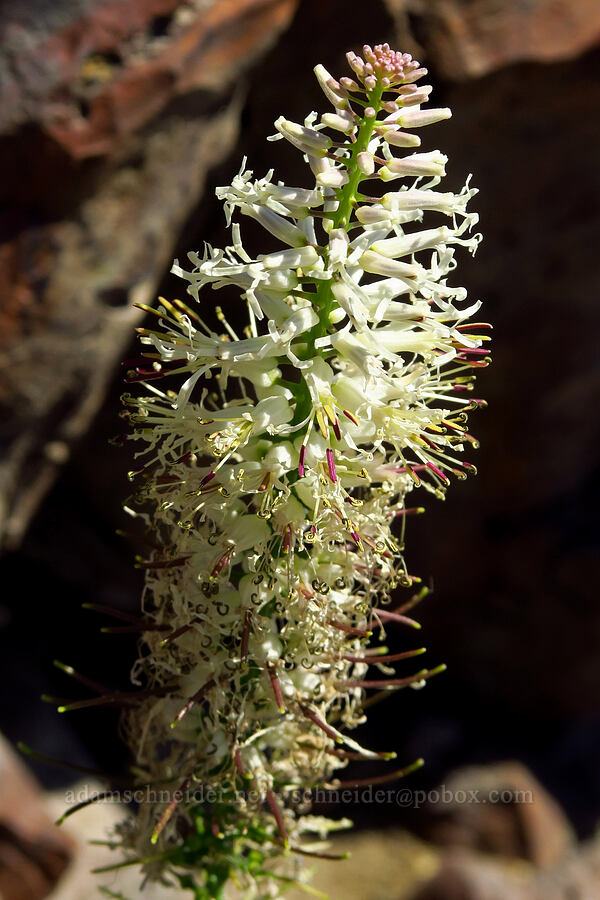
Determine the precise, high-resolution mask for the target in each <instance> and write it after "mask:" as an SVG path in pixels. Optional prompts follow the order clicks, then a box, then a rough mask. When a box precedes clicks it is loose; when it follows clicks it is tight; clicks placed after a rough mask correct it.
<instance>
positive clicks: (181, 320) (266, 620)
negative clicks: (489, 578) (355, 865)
mask: <svg viewBox="0 0 600 900" xmlns="http://www.w3.org/2000/svg"><path fill="white" fill-rule="evenodd" d="M348 60H349V63H350V66H351V69H352V71H353V74H354V76H355V77H354V78H351V77H345V78H341V79H340V80H339V81H338V80H336V79H335V78H333V77H332V76H331V75H330V74H329V72H327V71H326V69H325V68H324V67H323V66H320V65H319V66H317V67H316V69H315V74H316V76H317V79H318V82H319V84H320V86H321V88H322V90H323V93H324V95H325V97H326V99H327V100H328V101H329V103H330V104H331V106H332V108H333V111H330V112H326V113H324V114H323V115H322V116H321V117H320V118H319V117H318V116H317V114H316V113H311V114H310V115H309V116H308V117H307V119H306V120H305V121H304V123H302V124H298V123H295V122H291V121H288V120H287V119H285V118H284V117H280V118H279V119H277V121H276V122H275V127H276V129H277V133H276V135H274V137H273V139H284V140H287V141H288V142H289V143H291V144H292V145H293V146H294V147H296V148H297V149H298V150H300V151H301V152H302V153H303V154H304V155H305V159H306V162H307V164H308V166H309V168H310V171H311V172H312V176H313V177H312V179H311V182H310V184H309V186H308V187H297V188H296V187H289V186H287V185H285V184H283V183H282V182H280V181H275V180H274V175H273V172H272V171H270V172H268V173H267V175H266V176H265V177H263V178H260V179H255V178H254V175H253V172H252V171H250V170H247V169H246V165H245V161H244V163H243V164H242V168H241V169H240V171H239V173H238V174H237V175H236V176H235V177H234V178H233V180H232V183H231V184H230V185H227V186H225V187H222V188H218V189H217V195H218V197H219V198H220V199H222V200H223V202H224V207H225V213H226V216H227V221H228V224H229V225H230V226H231V235H232V241H231V245H230V246H228V247H226V248H225V249H224V250H220V249H215V248H213V247H211V246H208V245H206V246H205V248H204V250H203V252H202V253H197V252H192V253H189V254H188V265H187V266H186V265H180V263H179V262H176V263H175V265H174V267H173V271H174V272H175V273H176V274H177V275H179V276H180V277H181V278H182V279H183V280H184V281H185V282H186V284H187V292H188V294H189V295H190V297H191V298H192V299H191V301H188V302H187V303H183V302H181V301H173V302H172V303H171V302H168V301H167V300H163V299H161V301H160V307H159V309H158V311H156V312H154V315H155V325H154V326H153V327H148V328H143V329H140V332H141V341H142V344H143V345H144V347H143V350H144V352H143V353H142V356H141V357H140V359H139V360H137V361H134V363H132V365H133V369H132V371H131V372H130V374H129V380H130V381H132V382H135V381H139V382H142V383H143V384H144V386H145V390H144V393H143V394H142V395H137V396H131V395H126V396H125V397H124V402H125V407H126V408H125V416H126V417H127V418H128V419H129V420H130V421H131V423H132V425H133V427H134V429H135V433H134V437H135V438H136V439H138V440H140V441H142V442H143V446H142V449H141V450H140V452H139V454H138V455H139V456H140V457H141V462H142V463H143V464H142V465H141V468H140V469H138V470H137V471H136V472H135V473H131V477H132V479H134V480H135V481H136V484H137V485H138V488H137V494H136V498H135V500H136V502H137V504H138V506H137V507H136V508H135V509H132V510H131V512H132V514H135V515H138V516H142V517H145V519H146V522H147V523H148V524H149V525H150V526H151V527H152V529H153V531H154V533H155V541H157V542H158V545H157V548H156V549H155V550H154V551H152V552H151V553H150V554H149V557H148V559H146V560H144V561H142V563H141V564H142V565H144V566H145V568H146V569H147V580H146V590H145V594H144V601H143V610H144V621H145V623H146V626H145V629H146V630H145V631H144V634H143V640H142V648H141V653H140V658H139V660H138V662H137V664H136V667H135V669H134V681H135V682H136V683H137V684H139V685H141V690H140V697H139V701H138V703H137V704H136V705H134V706H133V707H132V709H131V710H130V711H128V712H127V713H126V715H125V717H124V720H123V726H124V730H125V732H126V734H127V737H128V740H129V742H130V744H131V747H132V750H133V751H134V754H135V759H136V769H137V771H138V772H139V773H140V778H141V779H142V780H144V781H146V782H148V783H150V784H162V785H168V786H169V785H170V786H171V787H172V789H173V791H174V792H175V791H176V789H180V792H181V796H180V797H179V799H177V797H175V799H174V800H173V801H172V802H171V803H165V804H162V806H161V805H159V804H151V803H146V804H142V806H141V808H140V810H139V812H138V813H137V815H136V817H135V818H133V819H132V820H130V821H129V822H128V823H126V825H124V826H123V828H122V829H121V834H122V840H123V844H124V846H125V848H126V852H127V854H128V858H129V859H131V860H134V859H137V860H139V861H140V862H141V863H142V865H143V866H144V868H145V871H146V872H147V873H148V874H149V875H150V876H151V877H156V878H164V877H169V876H170V877H172V878H173V877H174V878H177V879H179V881H180V883H181V884H182V885H183V886H186V887H191V886H192V885H195V888H194V889H195V890H196V891H197V893H196V896H197V897H204V896H206V898H209V897H217V896H220V894H219V893H218V891H219V890H221V888H222V885H223V883H224V882H225V881H227V879H228V878H233V879H234V880H236V881H237V883H238V884H241V885H242V886H243V888H244V889H245V890H246V891H247V892H248V893H247V896H249V897H257V898H258V897H267V896H275V895H276V894H277V892H278V890H279V888H281V887H282V886H285V885H287V884H289V883H290V882H291V881H293V880H294V879H298V878H302V877H303V876H302V874H301V871H300V868H299V860H301V858H302V856H304V855H306V854H307V853H308V854H309V855H310V854H312V855H319V853H320V852H321V848H322V841H323V839H324V838H325V837H326V834H327V832H328V830H330V829H331V828H333V827H339V824H340V823H337V824H336V823H332V822H328V821H326V820H324V819H323V818H321V817H316V816H311V815H310V811H309V810H306V809H304V808H302V807H301V806H298V804H297V803H296V802H295V801H294V800H293V798H294V797H298V796H305V793H306V791H310V789H311V788H315V787H318V786H322V785H324V784H331V783H334V782H335V772H336V770H339V769H340V768H342V767H344V766H346V765H347V763H348V760H349V759H354V758H364V759H373V758H386V757H387V758H390V757H392V756H393V755H394V754H393V753H386V752H383V753H382V752H375V751H371V750H368V749H366V748H363V747H362V746H361V745H360V744H358V743H357V742H356V740H355V739H354V738H353V737H352V736H351V731H352V729H353V728H354V727H355V726H357V725H358V724H360V723H361V722H362V721H364V713H363V702H364V698H365V692H366V691H369V690H371V689H380V690H383V691H394V690H397V689H399V688H401V687H405V686H407V685H410V686H412V687H421V686H423V684H424V683H425V681H426V680H427V678H428V677H430V676H431V675H432V674H435V673H436V672H437V671H439V669H421V670H419V671H417V672H413V673H410V672H409V673H408V674H406V673H397V672H396V670H395V669H394V668H391V666H390V664H391V663H393V662H396V661H399V660H401V659H403V658H405V657H410V656H414V655H417V654H418V653H420V652H421V650H420V648H417V649H415V650H408V651H405V652H404V653H400V654H395V655H394V654H391V655H390V654H388V653H387V650H386V649H385V648H383V647H382V646H380V645H379V644H378V643H376V644H375V645H374V646H371V647H369V643H370V641H371V642H372V641H373V640H376V641H380V640H381V639H382V638H383V635H384V634H385V631H384V629H385V626H388V627H390V626H392V625H396V624H400V625H404V626H406V627H408V628H417V627H418V625H417V623H416V622H415V621H414V620H413V619H411V618H409V617H408V616H406V615H405V611H406V606H408V605H412V604H413V603H414V601H415V600H416V599H418V597H419V596H421V595H422V594H423V593H424V592H423V591H422V590H420V589H419V587H418V582H419V579H418V578H416V577H415V576H413V575H411V574H410V573H409V571H408V569H407V567H406V564H405V561H404V557H403V541H404V525H405V522H406V519H407V517H408V516H410V515H411V514H413V513H417V512H421V511H422V509H421V508H420V507H419V506H416V507H409V506H408V499H409V495H410V494H411V493H412V492H413V491H414V490H415V489H417V488H422V489H423V490H425V491H428V492H430V493H432V494H434V495H435V496H437V497H443V496H444V492H445V490H446V487H447V485H448V484H449V482H450V480H451V478H452V477H457V478H464V477H466V475H467V473H469V472H472V471H474V467H473V466H472V465H470V464H469V463H466V462H463V461H461V459H460V458H459V456H460V453H461V451H462V450H463V449H464V447H465V446H466V445H473V446H476V442H475V439H474V438H473V437H472V436H471V435H470V434H469V433H468V432H467V431H466V428H465V421H466V416H467V412H468V410H469V409H473V408H475V407H476V406H478V405H481V404H482V402H483V401H477V400H470V399H469V392H470V391H471V390H472V382H473V379H474V372H475V369H476V368H477V367H481V366H484V365H486V364H487V354H488V351H487V350H485V349H484V348H483V344H484V342H485V341H486V340H487V336H486V334H485V329H486V327H487V326H485V325H481V324H471V323H469V322H468V320H469V319H470V317H471V316H472V315H473V314H474V313H475V312H476V311H477V310H478V308H479V305H480V304H479V303H472V304H469V303H468V302H467V293H466V290H465V289H464V288H463V287H459V286H455V285H454V284H453V283H452V282H451V279H450V276H451V274H452V272H453V270H454V268H455V266H456V262H455V249H456V247H457V246H458V247H465V248H467V250H469V251H470V252H471V253H473V252H475V250H476V248H477V245H478V243H479V240H480V235H478V234H473V233H472V228H473V226H474V225H475V224H476V223H477V215H476V214H475V213H472V212H468V211H467V206H468V203H469V201H470V199H471V198H472V197H473V195H474V194H475V193H476V191H475V190H474V189H473V188H471V187H470V186H469V183H468V182H467V184H466V185H465V186H464V188H463V189H462V190H461V191H460V192H458V193H450V192H441V191H438V190H437V187H438V185H439V184H440V182H441V179H442V178H443V176H444V175H445V166H446V163H447V158H446V156H444V155H443V154H442V153H440V152H439V151H437V150H433V151H432V150H426V151H420V150H417V149H416V148H418V147H419V146H420V144H421V138H420V136H419V135H418V134H417V133H416V131H417V130H418V129H420V128H421V127H422V126H425V125H428V124H430V123H432V122H437V121H440V120H443V119H445V118H448V117H449V116H450V110H448V109H422V108H421V106H422V104H423V103H424V102H425V101H426V100H427V98H428V96H429V93H430V90H431V89H430V88H429V87H427V86H425V87H424V86H420V85H418V84H417V82H418V81H420V79H421V77H422V76H423V75H424V74H425V71H426V70H424V69H421V68H420V67H419V65H418V63H417V62H415V61H414V60H412V59H411V57H410V56H409V55H408V54H400V53H395V52H393V51H391V50H390V49H389V47H388V46H387V45H383V46H379V47H375V48H374V49H371V48H370V47H365V48H364V58H360V57H358V56H357V55H355V54H353V53H350V54H348ZM398 150H400V153H398ZM390 181H393V182H394V185H393V187H394V189H393V190H391V191H390V190H389V189H388V182H390ZM240 216H241V217H242V218H243V217H244V216H247V217H248V218H250V219H253V220H255V221H256V222H258V223H259V224H260V225H261V226H262V227H263V228H264V229H265V230H266V231H267V232H268V233H269V234H270V235H272V236H274V237H275V238H276V239H277V240H278V241H280V242H281V244H282V247H281V249H280V250H277V251H275V252H270V253H266V254H263V255H257V256H251V255H250V254H249V253H248V252H247V251H246V249H245V248H244V245H243V243H242V232H241V228H240V225H239V221H236V218H237V217H240ZM425 218H427V227H423V224H422V223H423V221H424V219H425ZM449 280H450V283H449ZM207 287H211V288H213V289H219V288H222V287H227V288H229V289H231V288H233V289H234V291H235V294H236V295H237V297H238V298H239V300H238V302H239V303H242V304H243V306H244V307H245V309H246V311H247V324H246V326H245V327H244V328H243V330H242V331H241V332H240V333H238V332H236V330H235V329H234V327H233V326H232V324H231V322H230V321H229V320H228V318H227V316H226V315H225V313H224V312H223V311H222V310H221V308H220V307H216V312H213V308H212V306H211V303H210V301H209V300H208V299H207V297H206V294H205V293H204V292H203V293H202V294H201V293H200V292H201V290H202V289H206V288H207ZM237 320H239V315H237V314H236V321H237ZM134 506H135V504H134ZM396 587H404V588H407V589H409V590H410V592H411V595H412V599H407V601H406V602H405V604H404V606H401V607H399V608H396V609H389V608H388V605H387V604H389V602H390V599H391V592H392V591H393V590H394V589H395V588H396ZM374 673H375V674H374ZM396 774H397V773H396ZM199 785H202V786H210V787H211V788H214V789H218V791H219V792H220V793H219V797H220V798H221V799H220V801H219V802H218V803H215V804H212V805H211V806H210V807H207V806H206V805H205V804H201V803H196V802H195V801H194V799H193V788H194V786H199ZM245 789H247V790H246V793H244V791H245ZM250 789H251V790H250ZM190 791H191V793H190ZM174 796H175V795H174ZM342 824H345V823H342ZM202 891H206V893H205V894H204V893H202Z"/></svg>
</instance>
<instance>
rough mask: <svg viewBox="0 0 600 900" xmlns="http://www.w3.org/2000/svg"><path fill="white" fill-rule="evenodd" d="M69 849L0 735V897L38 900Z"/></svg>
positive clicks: (60, 869) (52, 882)
mask: <svg viewBox="0 0 600 900" xmlns="http://www.w3.org/2000/svg"><path fill="white" fill-rule="evenodd" d="M72 851H73V844H72V842H71V841H70V840H69V838H68V837H67V836H66V835H65V834H63V833H62V832H60V831H59V829H58V828H56V827H55V826H54V825H53V824H52V822H51V820H50V818H49V816H48V814H47V812H46V809H45V801H44V796H43V794H42V792H41V791H40V789H39V787H38V785H37V784H36V782H35V781H34V779H33V778H32V776H31V775H30V774H29V772H28V771H27V770H26V768H25V766H24V765H23V764H22V763H21V761H20V760H19V759H18V757H17V756H16V755H15V754H14V753H13V751H12V749H11V748H10V746H9V745H8V744H7V743H6V742H5V741H4V739H3V738H2V737H0V898H2V900H42V898H43V897H46V896H48V894H49V893H50V892H51V891H52V890H53V888H54V886H55V885H56V883H57V882H58V881H59V879H60V877H61V875H62V873H63V872H64V870H65V869H66V867H67V865H68V863H69V860H70V857H71V855H72Z"/></svg>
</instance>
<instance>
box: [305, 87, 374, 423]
mask: <svg viewBox="0 0 600 900" xmlns="http://www.w3.org/2000/svg"><path fill="white" fill-rule="evenodd" d="M382 95H383V87H382V86H381V85H379V84H378V85H377V86H376V87H375V88H374V89H373V91H371V93H370V94H368V95H367V100H368V107H367V108H369V106H370V107H371V108H372V109H373V110H374V114H373V115H372V116H365V117H364V118H363V120H362V123H361V125H360V127H359V129H358V134H357V136H356V141H355V142H354V143H353V144H352V149H351V151H350V159H349V160H348V164H347V169H348V181H347V183H346V184H345V185H344V186H343V187H341V188H339V189H338V191H337V192H336V193H337V201H338V206H337V209H336V210H335V212H333V213H332V214H331V221H332V228H343V229H344V230H345V231H346V232H347V231H348V230H349V228H350V220H351V218H352V211H353V209H354V206H355V204H356V202H357V199H358V193H359V192H358V188H359V186H360V183H361V181H362V180H363V178H365V175H364V173H363V172H362V171H361V170H360V168H359V165H358V155H359V153H363V152H364V151H365V150H366V149H367V147H368V146H369V142H370V140H371V138H372V136H373V130H374V128H375V122H376V119H377V113H378V112H379V110H380V109H381V98H382ZM327 262H328V260H327V259H325V263H326V264H327ZM332 281H333V279H332V278H330V279H328V280H327V281H320V282H319V283H318V285H317V290H316V292H315V297H314V306H315V309H316V311H317V313H318V315H319V321H318V322H317V323H316V324H315V325H314V327H313V328H312V329H311V330H310V331H309V332H308V334H307V336H306V344H304V345H300V346H296V347H294V351H295V353H296V355H297V356H298V357H299V359H309V358H310V356H312V354H313V353H314V345H315V341H316V340H317V339H318V338H320V337H324V336H325V335H326V334H327V333H328V331H329V327H330V321H329V316H330V314H331V311H332V309H333V306H334V303H335V298H334V296H333V294H332V292H331V284H332ZM296 387H297V391H296V412H295V415H294V420H293V421H294V424H298V423H299V422H302V421H303V420H304V419H305V418H306V417H307V415H308V414H309V412H310V410H311V408H312V400H311V397H310V393H309V391H308V387H307V386H306V382H305V381H304V379H303V378H301V379H300V383H299V384H298V385H297V386H296Z"/></svg>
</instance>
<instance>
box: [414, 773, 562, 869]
mask: <svg viewBox="0 0 600 900" xmlns="http://www.w3.org/2000/svg"><path fill="white" fill-rule="evenodd" d="M435 794H437V795H439V798H440V802H438V803H435V804H430V806H429V808H428V813H429V816H430V817H431V818H430V823H429V827H428V829H427V835H428V837H429V838H430V839H431V840H433V841H434V842H435V843H439V844H444V845H446V846H461V847H466V848H471V849H475V850H480V851H482V852H484V853H491V854H496V855H498V856H504V857H507V858H510V857H519V858H521V859H524V860H528V861H529V862H532V863H533V864H534V865H537V866H541V867H544V866H546V867H547V866H551V865H553V864H555V863H556V862H558V861H559V860H561V859H562V858H563V857H565V856H566V854H567V853H568V852H569V851H570V850H571V849H572V847H573V845H574V836H573V834H572V831H571V828H570V826H569V823H568V821H567V819H566V816H565V815H564V813H563V812H562V810H561V808H560V807H559V805H558V803H556V801H555V800H554V799H553V798H552V797H551V796H550V795H549V794H548V792H547V791H546V790H545V789H544V788H543V787H542V785H541V784H540V783H539V781H537V779H536V778H534V776H533V775H532V774H531V772H530V771H529V770H528V769H527V768H526V767H525V766H523V765H521V764H520V763H517V762H508V763H499V764H496V765H490V766H481V767H475V766H474V767H470V768H465V769H459V770H458V771H457V772H454V773H452V774H451V775H450V776H449V777H448V778H447V779H446V780H445V782H444V784H443V785H441V786H440V788H439V789H438V790H437V791H436V792H435Z"/></svg>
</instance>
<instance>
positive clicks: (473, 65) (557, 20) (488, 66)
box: [387, 0, 600, 80]
mask: <svg viewBox="0 0 600 900" xmlns="http://www.w3.org/2000/svg"><path fill="white" fill-rule="evenodd" d="M387 2H388V5H389V7H390V9H391V10H392V12H394V13H395V14H396V17H397V20H398V23H399V27H400V30H401V31H403V32H405V31H406V29H407V13H410V14H411V16H412V21H413V24H414V28H415V30H416V32H417V34H418V36H419V41H420V42H421V44H422V46H423V48H424V49H425V51H426V59H425V61H426V62H429V63H430V64H431V65H432V66H433V67H434V68H435V71H436V72H437V73H439V74H440V75H441V76H442V77H443V78H447V79H450V80H462V79H467V78H479V77H481V76H482V75H485V74H487V73H488V72H492V71H493V70H494V69H499V68H502V67H503V66H508V65H512V64H514V63H517V62H523V61H537V62H545V63H548V62H556V61H558V60H564V59H570V58H573V57H576V56H578V55H579V54H581V53H583V52H584V51H585V50H588V49H589V48H590V47H594V46H595V45H596V44H597V43H598V42H599V41H600V4H598V3H597V2H596V0H529V2H527V3H515V2H514V0H467V2H465V0H429V2H427V3H420V2H416V0H387Z"/></svg>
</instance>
